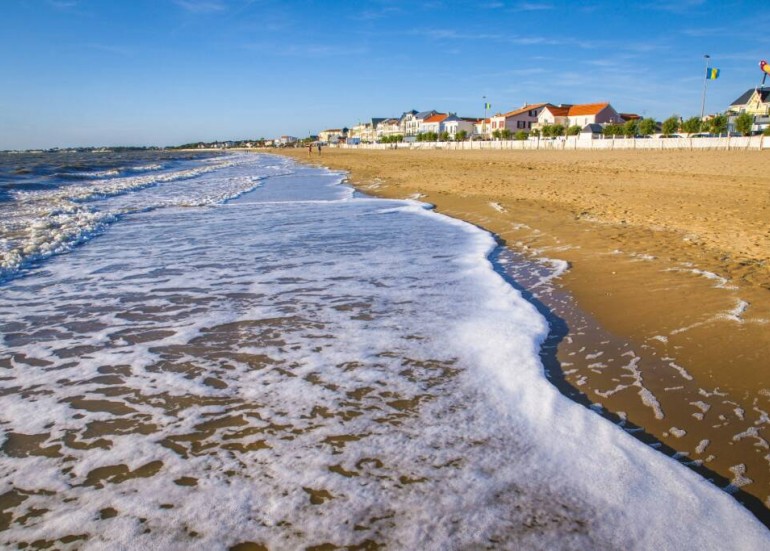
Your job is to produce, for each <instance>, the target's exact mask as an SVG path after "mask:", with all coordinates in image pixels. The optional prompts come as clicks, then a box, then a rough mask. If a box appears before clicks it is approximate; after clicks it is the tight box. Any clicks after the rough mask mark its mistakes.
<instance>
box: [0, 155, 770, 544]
mask: <svg viewBox="0 0 770 551" xmlns="http://www.w3.org/2000/svg"><path fill="white" fill-rule="evenodd" d="M144 161H145V160H144V159H142V160H141V162H140V160H138V159H123V161H122V162H123V165H121V166H122V167H123V168H121V169H120V170H116V168H115V167H114V166H112V165H111V164H110V163H105V165H106V166H101V167H96V168H93V169H91V170H90V172H92V173H93V176H88V177H86V178H85V179H84V178H83V177H82V176H79V177H78V178H79V179H76V180H75V181H74V182H72V183H69V182H62V181H61V180H62V178H60V177H56V178H55V179H58V180H57V182H56V185H48V186H44V185H40V186H37V187H29V186H27V188H26V189H25V188H23V187H19V186H14V185H7V183H5V184H4V187H3V189H4V193H5V198H4V199H3V201H2V203H0V209H3V210H2V213H3V219H2V221H0V224H2V225H0V229H1V231H2V234H0V235H2V239H3V241H2V249H0V251H2V254H3V265H2V270H3V272H2V277H3V283H2V284H0V337H1V339H2V340H1V341H0V427H2V440H1V441H0V450H1V452H2V453H1V454H0V545H3V546H8V547H12V546H25V544H26V546H29V545H33V544H34V545H35V546H43V545H48V544H50V545H51V546H53V547H56V548H64V549H67V548H73V549H75V548H77V549H81V548H82V549H103V548H114V549H228V548H230V547H233V546H236V545H238V544H241V543H247V542H252V543H254V544H257V545H261V546H263V548H268V549H303V548H308V547H313V546H324V545H325V546H326V547H325V548H328V549H334V548H358V549H374V548H378V546H383V547H385V548H390V549H442V550H443V549H487V548H488V549H554V548H557V549H587V548H592V549H726V548H730V549H760V548H768V547H769V546H770V536H769V535H768V532H767V530H766V529H765V528H764V527H763V526H762V525H761V524H760V523H759V522H758V521H757V520H756V519H754V518H753V517H752V516H751V515H750V514H749V513H748V512H747V511H745V510H744V509H743V508H741V507H740V506H739V505H738V503H736V502H735V501H734V500H733V499H732V498H731V497H730V496H729V495H728V494H726V493H724V492H722V491H720V490H719V489H717V488H716V487H714V486H713V485H711V484H710V483H708V482H707V481H705V480H703V479H701V478H699V477H698V476H697V475H696V474H695V473H693V472H691V471H689V470H687V469H686V468H684V467H682V466H681V465H679V464H678V463H677V462H675V461H673V460H671V459H669V458H667V457H664V456H663V455H662V454H659V453H657V452H655V451H654V450H652V449H650V448H647V447H645V446H644V445H642V444H641V443H639V442H637V441H636V440H634V439H633V438H632V437H630V436H628V435H627V434H626V433H624V432H623V430H621V429H620V428H618V427H617V426H614V425H612V424H610V423H608V422H606V421H604V420H603V419H601V418H600V417H599V416H598V415H596V414H594V413H593V412H591V411H590V410H588V409H586V408H583V407H582V406H580V405H577V404H575V403H572V402H570V401H569V400H567V399H566V398H564V397H563V396H562V395H561V394H559V393H558V392H557V391H556V390H555V389H554V388H553V387H552V386H551V385H550V384H549V383H548V382H547V380H546V379H545V377H544V375H543V368H542V365H541V364H540V360H539V355H538V353H539V346H540V344H541V343H542V342H543V340H544V339H545V337H546V336H547V334H548V326H547V323H546V322H545V320H544V319H543V318H542V317H541V316H540V315H539V314H538V312H537V311H536V310H535V308H534V307H533V306H532V305H531V304H529V303H528V302H526V301H525V300H524V299H523V298H522V297H521V295H520V294H519V292H518V291H516V290H515V289H514V288H513V287H511V286H510V285H509V284H508V283H507V282H506V281H505V279H504V278H502V277H501V276H500V275H499V273H498V271H500V270H502V269H504V267H503V266H499V265H498V266H495V265H493V264H492V262H491V261H490V260H489V259H490V257H493V258H494V257H496V256H498V255H495V254H493V253H496V252H497V251H496V247H497V245H496V243H495V241H494V240H493V238H492V236H490V235H489V234H487V233H485V232H483V231H481V230H479V229H477V228H475V227H473V226H471V225H468V224H465V223H463V222H460V221H457V220H453V219H450V218H447V217H445V216H441V215H438V214H436V213H434V212H432V211H430V210H429V209H428V206H427V205H424V204H421V203H419V202H416V201H386V200H380V199H372V198H367V197H362V196H359V195H357V194H356V193H354V192H353V191H352V190H351V189H350V188H349V187H347V186H345V185H344V175H343V174H339V173H333V172H329V171H326V170H323V169H320V168H309V167H303V166H300V165H298V164H296V163H294V162H293V161H290V160H287V159H283V158H280V157H275V156H270V155H224V156H215V157H209V158H203V157H194V158H189V159H174V160H173V161H168V164H164V163H166V162H165V161H159V162H157V163H153V162H151V163H146V164H142V163H144ZM156 165H160V168H154V167H155V166H156ZM89 166H91V165H89ZM131 167H137V168H138V167H145V168H144V169H138V170H136V171H134V172H135V173H132V171H131ZM97 169H98V170H97ZM86 172H89V170H87V171H86ZM255 548H257V547H255Z"/></svg>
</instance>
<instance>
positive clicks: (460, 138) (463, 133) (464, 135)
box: [455, 130, 468, 142]
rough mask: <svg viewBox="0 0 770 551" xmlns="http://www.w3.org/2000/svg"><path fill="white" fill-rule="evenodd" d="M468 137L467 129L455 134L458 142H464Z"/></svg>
mask: <svg viewBox="0 0 770 551" xmlns="http://www.w3.org/2000/svg"><path fill="white" fill-rule="evenodd" d="M467 137H468V131H467V130H460V131H458V132H457V134H455V139H456V140H457V141H458V142H463V141H465V139H466V138H467Z"/></svg>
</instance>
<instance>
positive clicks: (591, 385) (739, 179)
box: [279, 148, 770, 522]
mask: <svg viewBox="0 0 770 551" xmlns="http://www.w3.org/2000/svg"><path fill="white" fill-rule="evenodd" d="M279 153H281V154H286V155H290V156H293V157H295V158H297V159H299V160H302V161H305V162H308V160H309V161H310V162H312V163H318V164H322V165H324V166H327V167H330V168H333V169H340V170H345V171H348V172H349V173H350V180H351V183H353V184H354V185H355V186H356V187H358V188H359V189H360V190H361V191H363V192H365V193H367V194H371V195H375V196H381V197H389V198H413V199H419V200H421V201H425V202H428V203H432V204H434V205H436V208H437V210H438V211H439V212H442V213H445V214H447V215H450V216H452V217H456V218H460V219H463V220H466V221H468V222H471V223H473V224H476V225H479V226H481V227H483V228H486V229H488V230H489V231H491V232H493V233H495V234H496V235H497V236H498V237H499V238H500V239H501V240H502V241H503V242H505V244H506V245H507V246H508V247H509V248H510V249H511V250H512V251H514V252H515V253H519V254H522V255H524V257H525V258H527V259H528V260H530V261H532V262H540V261H541V260H542V259H543V258H547V259H554V260H562V261H566V262H567V263H568V264H569V269H568V270H567V271H566V272H565V273H564V274H563V275H561V277H560V278H558V280H557V282H558V289H559V290H558V291H557V292H555V293H550V294H548V295H543V296H540V295H538V294H537V293H535V297H536V299H537V300H539V301H541V302H542V304H544V305H545V308H546V309H547V310H549V311H550V312H552V314H553V315H555V319H561V320H564V321H565V322H566V324H567V327H568V330H567V331H566V334H564V335H560V336H559V339H558V341H559V342H558V343H557V344H558V347H557V353H556V357H557V360H558V366H559V367H558V368H559V370H560V373H552V374H551V376H552V379H554V380H556V379H560V378H561V377H563V379H564V381H565V383H566V386H567V388H568V390H567V392H568V393H570V394H573V395H575V396H576V397H577V398H580V397H582V398H583V399H584V400H585V401H587V402H590V403H591V404H593V407H594V408H595V409H597V410H601V411H602V412H604V413H605V414H606V415H607V416H608V417H610V418H614V419H616V420H619V422H621V423H623V424H625V426H627V427H629V430H630V431H633V430H636V428H634V429H632V428H630V427H637V428H641V429H642V431H643V433H644V434H646V435H649V436H650V438H651V440H652V441H653V442H654V443H653V445H655V446H659V447H662V448H664V449H665V448H666V447H668V448H670V449H669V453H671V454H674V455H675V457H677V458H678V459H680V460H681V461H682V462H684V463H687V464H689V465H690V466H693V467H694V468H696V469H700V470H701V472H703V473H704V475H705V476H707V477H709V478H712V479H714V480H715V481H716V482H717V484H719V485H720V486H727V489H728V491H731V492H734V493H736V494H737V495H738V497H739V499H742V500H743V501H745V502H753V506H752V505H751V504H750V507H752V508H753V509H754V510H755V512H758V514H759V515H760V516H763V515H765V521H766V522H767V520H766V519H767V516H766V511H765V512H762V511H761V510H759V509H761V503H764V505H765V506H768V505H770V454H769V453H768V451H769V448H770V446H769V445H768V439H770V436H768V426H767V425H768V423H770V416H769V414H768V412H770V379H768V374H769V373H770V366H769V365H768V360H767V358H768V357H770V300H768V299H770V175H768V172H767V168H766V167H767V165H766V163H767V161H768V160H770V155H768V154H767V153H766V152H736V151H731V152H722V151H718V152H715V151H709V152H692V151H673V152H657V151H656V152H641V151H603V152H591V151H558V152H556V151H554V152H542V151H540V152H538V151H533V152H519V151H483V152H481V151H439V150H436V151H410V150H396V151H394V150H384V151H374V150H342V149H333V148H326V149H324V150H323V153H322V154H321V155H320V156H319V155H318V154H317V152H313V155H312V157H310V159H309V158H308V152H307V150H305V149H296V150H280V151H279ZM525 287H526V286H525ZM758 508H759V509H758Z"/></svg>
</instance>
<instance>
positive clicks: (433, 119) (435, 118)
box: [423, 113, 449, 122]
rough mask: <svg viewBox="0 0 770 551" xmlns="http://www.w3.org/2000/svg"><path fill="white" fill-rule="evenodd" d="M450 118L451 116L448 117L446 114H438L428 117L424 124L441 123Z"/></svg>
mask: <svg viewBox="0 0 770 551" xmlns="http://www.w3.org/2000/svg"><path fill="white" fill-rule="evenodd" d="M448 116H449V115H447V114H446V113H437V114H435V115H432V116H430V117H428V118H427V119H425V120H424V121H423V122H441V121H443V120H444V119H445V118H447V117H448Z"/></svg>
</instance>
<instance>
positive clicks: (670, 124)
mask: <svg viewBox="0 0 770 551" xmlns="http://www.w3.org/2000/svg"><path fill="white" fill-rule="evenodd" d="M660 130H661V132H663V135H664V136H670V135H671V134H676V132H677V131H678V130H679V117H678V116H676V115H671V116H670V117H669V118H667V119H666V120H664V121H663V124H662V125H661V127H660Z"/></svg>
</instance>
